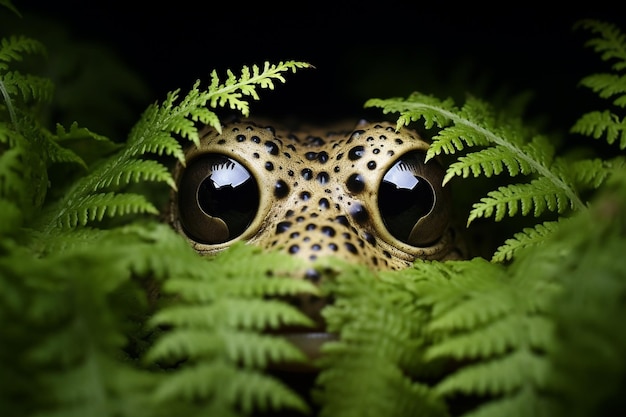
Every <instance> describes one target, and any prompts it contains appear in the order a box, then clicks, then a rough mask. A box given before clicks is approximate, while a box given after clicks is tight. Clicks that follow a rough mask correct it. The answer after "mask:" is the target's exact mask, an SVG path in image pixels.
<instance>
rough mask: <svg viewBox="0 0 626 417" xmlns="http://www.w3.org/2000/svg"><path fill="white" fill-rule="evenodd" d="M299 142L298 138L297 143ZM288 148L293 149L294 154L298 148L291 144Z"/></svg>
mask: <svg viewBox="0 0 626 417" xmlns="http://www.w3.org/2000/svg"><path fill="white" fill-rule="evenodd" d="M294 138H295V136H294ZM297 140H298V138H296V141H297ZM287 147H288V148H289V149H291V150H292V151H294V152H295V151H296V147H295V146H294V145H291V144H289V145H287Z"/></svg>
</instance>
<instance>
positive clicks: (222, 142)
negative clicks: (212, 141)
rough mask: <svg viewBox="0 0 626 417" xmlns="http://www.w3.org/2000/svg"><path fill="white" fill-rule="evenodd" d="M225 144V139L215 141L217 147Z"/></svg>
mask: <svg viewBox="0 0 626 417" xmlns="http://www.w3.org/2000/svg"><path fill="white" fill-rule="evenodd" d="M225 143H226V139H220V140H218V141H217V144H218V145H223V144H225Z"/></svg>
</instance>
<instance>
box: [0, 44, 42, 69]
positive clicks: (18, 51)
mask: <svg viewBox="0 0 626 417" xmlns="http://www.w3.org/2000/svg"><path fill="white" fill-rule="evenodd" d="M45 53H46V48H45V47H44V45H43V43H41V42H39V41H37V40H35V39H31V38H28V37H26V36H11V37H9V38H3V39H2V40H0V71H4V70H6V69H8V65H7V63H9V62H13V61H21V60H22V58H23V56H24V54H45Z"/></svg>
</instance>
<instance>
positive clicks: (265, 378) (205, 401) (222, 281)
mask: <svg viewBox="0 0 626 417" xmlns="http://www.w3.org/2000/svg"><path fill="white" fill-rule="evenodd" d="M2 4H3V5H6V6H9V7H10V8H12V6H11V4H10V3H7V2H3V3H2ZM45 52H46V51H45V49H44V47H43V45H42V44H41V43H40V42H38V41H35V40H33V39H30V38H27V37H15V36H13V37H9V38H7V39H2V40H1V41H0V91H1V92H2V98H3V100H2V101H1V104H0V211H1V213H2V216H0V218H1V220H2V221H1V222H0V230H1V233H0V254H1V256H0V294H1V295H0V304H1V306H0V322H1V323H2V331H1V339H2V341H3V342H2V343H0V358H1V361H2V368H3V375H5V376H6V378H5V377H3V378H2V382H0V391H2V394H0V410H2V412H1V413H2V414H3V415H5V414H6V415H25V414H26V415H40V416H43V415H64V416H67V415H81V416H85V415H88V416H97V415H101V416H105V415H133V416H137V415H145V416H158V415H172V414H178V413H180V412H181V410H184V412H185V414H193V413H196V414H204V413H206V412H207V410H209V412H210V410H218V411H220V414H226V415H250V414H252V413H255V412H258V411H266V410H267V411H270V410H285V409H296V410H303V411H304V410H306V409H307V405H306V404H305V403H304V401H303V400H302V399H301V398H300V397H299V396H298V394H296V393H295V392H293V391H292V390H291V389H290V388H289V387H287V386H284V385H282V383H281V382H280V381H279V380H278V379H276V378H275V377H271V376H269V375H266V374H265V372H264V370H265V369H266V368H267V367H268V366H270V365H271V364H272V363H274V362H276V361H283V360H290V361H293V362H297V361H300V360H303V358H302V353H301V352H300V351H299V350H297V349H296V348H294V347H293V346H291V345H288V344H287V343H286V342H285V341H284V340H283V339H280V338H278V337H276V336H271V335H269V334H266V331H267V330H271V329H272V328H275V327H277V326H278V325H280V324H284V323H297V324H299V325H303V326H304V325H307V324H308V323H309V322H308V319H307V318H306V317H305V316H304V315H303V314H302V313H301V312H299V311H298V310H296V309H295V308H294V307H292V306H290V305H288V304H287V303H285V302H283V301H280V300H279V299H273V300H268V299H267V298H268V297H272V296H274V295H280V296H285V295H289V294H293V293H295V292H298V293H302V292H316V291H317V289H316V288H315V287H313V286H312V285H311V284H310V283H308V282H306V281H295V280H293V279H287V278H286V277H285V276H281V274H280V271H279V270H278V268H276V265H277V264H280V265H282V271H283V272H284V274H285V275H286V274H288V273H289V272H290V271H291V270H293V269H295V268H296V267H298V265H297V262H296V261H295V260H294V258H292V257H288V256H287V255H274V256H272V255H264V254H261V253H260V251H259V250H258V249H256V248H253V247H250V246H243V245H242V246H241V247H234V248H232V252H229V255H226V256H223V257H221V258H220V259H215V260H213V259H207V258H202V257H199V256H198V255H197V253H196V252H195V251H193V250H192V248H191V247H190V246H189V245H188V243H187V241H186V240H184V239H183V238H182V237H181V236H179V235H178V234H176V233H175V232H174V231H173V230H172V229H171V228H169V227H168V226H166V225H165V224H161V223H159V221H158V218H157V216H158V214H159V210H158V209H157V205H156V202H153V201H151V200H150V198H149V193H147V192H146V191H145V186H144V187H143V188H142V187H140V185H141V184H146V183H155V184H162V185H163V186H164V190H163V191H164V192H167V188H170V187H174V182H173V180H172V176H171V173H170V170H169V168H168V162H167V160H168V158H170V159H173V160H180V161H182V160H183V152H182V146H183V143H182V141H191V142H194V143H196V144H197V143H198V128H199V126H201V125H204V124H210V125H213V126H215V127H217V128H219V127H220V124H219V123H220V121H219V120H218V118H217V116H216V114H215V113H214V112H213V111H212V110H211V109H212V108H215V107H219V106H225V105H228V106H230V107H231V108H233V109H234V110H237V111H239V112H240V113H242V114H244V115H247V113H248V99H258V98H259V96H258V92H257V90H258V89H273V88H274V83H275V82H276V81H280V82H284V81H285V78H284V77H283V75H282V73H284V72H285V71H292V72H293V71H296V70H297V69H299V68H305V67H307V66H308V64H306V63H302V62H296V61H287V62H280V63H278V64H270V63H265V64H264V66H262V67H257V66H256V65H255V66H252V67H251V69H250V68H247V67H244V68H243V69H242V71H241V75H240V76H235V75H234V73H233V72H231V71H228V73H227V77H226V81H224V82H221V81H220V79H219V77H218V75H217V73H216V72H213V73H212V75H211V82H210V85H209V86H208V87H207V88H206V89H202V88H200V82H199V81H198V82H196V83H195V85H194V86H193V88H192V89H191V90H190V91H189V92H188V93H187V94H186V95H184V96H181V97H179V91H178V90H177V91H174V92H171V93H170V94H168V95H167V97H166V98H165V100H164V101H163V102H162V103H154V104H153V105H151V106H149V107H148V108H147V109H146V111H145V112H144V113H143V115H142V116H141V118H140V120H139V121H138V122H137V123H136V124H135V126H134V127H133V129H132V130H131V132H130V134H129V137H128V139H127V141H125V142H124V143H121V144H120V143H117V142H113V141H111V140H110V139H108V138H107V137H105V136H102V135H98V134H96V133H93V132H91V131H90V130H88V129H86V128H83V127H79V125H78V124H77V123H72V124H71V125H70V126H69V127H68V128H65V127H63V126H62V125H60V124H59V125H57V126H56V129H55V131H50V130H48V129H47V128H46V126H44V124H43V123H42V122H41V115H42V113H41V112H40V111H39V110H40V108H41V106H42V105H43V104H46V103H49V102H50V100H51V99H52V97H53V92H54V90H53V84H52V82H51V81H50V80H48V79H45V78H42V77H39V76H37V75H34V74H25V73H22V72H20V71H17V70H13V66H12V65H13V64H14V63H15V62H17V61H22V60H23V59H24V57H25V55H37V54H39V55H44V54H45ZM131 186H135V188H134V189H133V191H131V188H130V187H131ZM135 190H138V191H135ZM132 215H134V216H132ZM229 256H230V257H229ZM240 258H245V259H250V260H251V261H252V264H245V263H241V262H238V261H236V259H240ZM255 259H258V261H254V260H255ZM251 265H254V268H252V267H251ZM270 272H271V274H270ZM244 305H245V308H242V306H244ZM211 321H212V322H213V324H211ZM207 375H210V376H217V378H216V379H211V378H207ZM211 381H213V382H212V383H211ZM196 383H197V384H196Z"/></svg>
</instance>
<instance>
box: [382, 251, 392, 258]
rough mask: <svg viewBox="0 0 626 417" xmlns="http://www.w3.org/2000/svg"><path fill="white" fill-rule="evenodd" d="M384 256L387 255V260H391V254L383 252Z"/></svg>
mask: <svg viewBox="0 0 626 417" xmlns="http://www.w3.org/2000/svg"><path fill="white" fill-rule="evenodd" d="M383 255H385V258H388V259H391V254H390V253H389V252H388V251H386V250H385V251H383Z"/></svg>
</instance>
